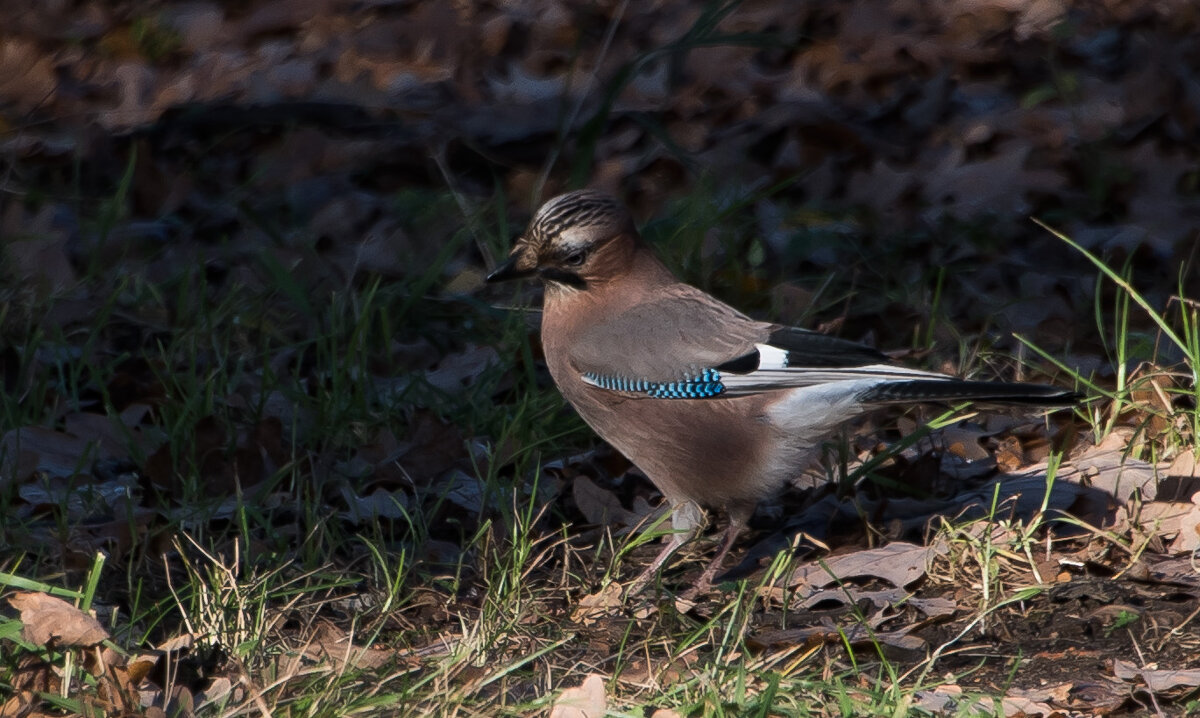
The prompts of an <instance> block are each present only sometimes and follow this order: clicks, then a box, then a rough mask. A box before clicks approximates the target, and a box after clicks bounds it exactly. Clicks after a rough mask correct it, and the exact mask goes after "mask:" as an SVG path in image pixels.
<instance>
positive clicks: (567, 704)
mask: <svg viewBox="0 0 1200 718" xmlns="http://www.w3.org/2000/svg"><path fill="white" fill-rule="evenodd" d="M607 712H608V698H607V696H605V694H604V677H603V676H601V675H599V674H596V673H593V674H591V675H590V676H588V677H587V678H585V679H584V680H583V684H582V685H580V686H578V687H576V688H568V689H566V690H565V691H563V692H562V695H560V696H559V697H558V700H556V701H554V707H553V708H551V709H550V718H603V716H604V715H605V714H606V713H607Z"/></svg>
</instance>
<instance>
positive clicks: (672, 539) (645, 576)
mask: <svg viewBox="0 0 1200 718" xmlns="http://www.w3.org/2000/svg"><path fill="white" fill-rule="evenodd" d="M703 525H704V510H703V509H701V508H700V507H699V506H698V505H696V504H695V503H693V502H691V501H685V502H683V503H679V504H675V506H674V507H673V508H672V511H671V529H672V532H671V535H670V536H669V537H667V540H666V543H664V544H663V547H662V550H661V551H659V552H658V555H657V556H655V557H654V560H653V561H651V562H650V565H649V566H647V567H646V570H644V571H642V572H641V573H640V574H638V577H637V578H635V579H634V580H633V583H631V584H629V588H628V589H627V590H626V593H625V595H627V596H634V595H637V594H638V593H641V591H642V589H643V588H645V587H646V586H647V585H649V584H650V582H651V581H653V580H654V578H655V577H656V576H657V575H658V572H659V570H660V569H662V567H663V564H665V563H666V562H667V561H668V560H670V558H671V556H672V555H673V554H674V553H675V552H676V551H678V550H679V547H680V546H683V545H684V544H685V543H687V542H688V541H690V540H691V539H692V538H693V537H695V536H696V534H697V533H699V532H700V528H701V527H702V526H703Z"/></svg>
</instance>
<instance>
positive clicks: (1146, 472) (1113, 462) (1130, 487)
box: [1059, 434, 1158, 503]
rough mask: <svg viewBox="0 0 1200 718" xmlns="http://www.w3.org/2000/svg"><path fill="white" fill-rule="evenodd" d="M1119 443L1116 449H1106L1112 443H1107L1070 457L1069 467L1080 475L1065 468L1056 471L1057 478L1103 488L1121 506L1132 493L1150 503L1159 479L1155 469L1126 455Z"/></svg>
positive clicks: (1153, 497)
mask: <svg viewBox="0 0 1200 718" xmlns="http://www.w3.org/2000/svg"><path fill="white" fill-rule="evenodd" d="M1113 436H1116V435H1115V434H1114V435H1113ZM1119 443H1120V445H1119V446H1117V447H1114V448H1109V447H1110V446H1111V442H1107V443H1104V444H1101V445H1100V446H1095V447H1092V448H1090V449H1088V450H1087V451H1084V452H1083V453H1082V454H1080V455H1078V456H1075V457H1072V459H1071V462H1070V467H1073V468H1074V469H1076V470H1077V471H1078V472H1079V473H1072V472H1071V471H1070V468H1067V469H1066V470H1064V471H1059V476H1060V477H1061V478H1064V479H1066V480H1068V481H1075V482H1077V483H1082V484H1085V485H1087V486H1094V487H1096V488H1098V489H1103V490H1104V491H1107V492H1108V493H1110V494H1112V495H1113V496H1115V497H1117V498H1118V499H1119V500H1120V501H1121V502H1122V503H1125V502H1128V501H1129V499H1130V497H1132V496H1133V495H1134V493H1137V494H1138V495H1139V496H1140V497H1141V498H1142V500H1143V501H1153V500H1154V499H1155V497H1156V496H1157V495H1158V479H1157V477H1156V476H1155V471H1154V467H1153V466H1151V465H1150V464H1148V463H1146V462H1145V461H1141V460H1140V459H1135V458H1132V457H1129V456H1126V455H1125V450H1126V444H1125V442H1124V441H1119Z"/></svg>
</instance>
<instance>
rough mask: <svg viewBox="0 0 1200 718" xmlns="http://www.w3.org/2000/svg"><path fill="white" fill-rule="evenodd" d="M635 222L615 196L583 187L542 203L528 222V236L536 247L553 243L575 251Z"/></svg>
mask: <svg viewBox="0 0 1200 718" xmlns="http://www.w3.org/2000/svg"><path fill="white" fill-rule="evenodd" d="M632 226H633V221H632V219H631V218H630V216H629V213H628V212H627V211H626V210H625V208H624V207H623V206H622V205H621V203H620V202H618V201H617V200H616V199H614V198H612V197H610V196H609V195H607V194H604V193H603V192H597V191H596V190H590V189H582V190H577V191H575V192H568V193H567V194H564V195H559V196H558V197H555V198H553V199H551V200H549V201H547V202H546V203H545V204H543V205H542V206H541V208H540V209H538V211H537V214H535V215H534V216H533V220H532V221H531V222H530V223H529V229H528V230H526V232H525V239H526V240H527V241H529V242H530V243H531V244H533V245H534V246H535V247H544V246H547V245H553V246H554V247H555V248H556V249H557V250H558V251H572V250H574V249H576V248H579V249H582V248H586V247H587V246H588V245H590V244H593V243H595V242H596V241H598V240H601V239H607V238H609V237H612V236H614V235H616V234H619V233H620V232H623V231H627V230H630V229H632Z"/></svg>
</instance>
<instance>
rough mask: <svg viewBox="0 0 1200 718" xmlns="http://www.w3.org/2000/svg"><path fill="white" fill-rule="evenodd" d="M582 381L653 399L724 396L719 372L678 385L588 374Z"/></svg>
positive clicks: (691, 376)
mask: <svg viewBox="0 0 1200 718" xmlns="http://www.w3.org/2000/svg"><path fill="white" fill-rule="evenodd" d="M583 380H584V381H586V382H587V383H589V384H591V385H592V386H597V387H600V388H601V389H607V390H609V391H623V392H628V393H631V394H645V395H647V396H650V397H653V398H655V399H708V398H711V397H714V396H717V395H718V394H722V393H724V392H725V385H724V384H722V383H721V372H719V371H717V370H716V369H704V370H702V371H701V372H699V373H698V374H685V375H684V377H683V378H682V379H680V380H678V381H647V380H645V379H631V378H629V377H624V376H616V375H612V374H597V373H596V372H591V371H589V372H587V373H585V374H584V375H583Z"/></svg>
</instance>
